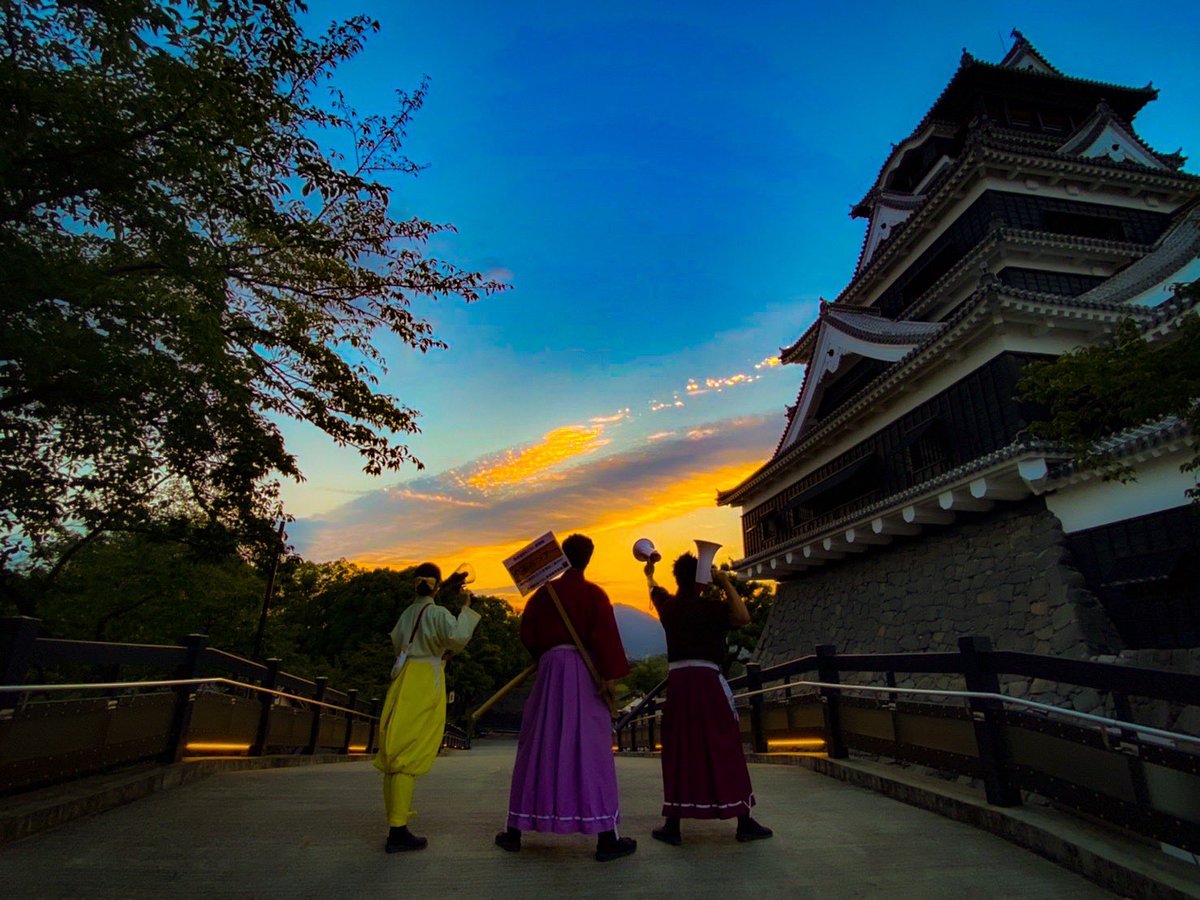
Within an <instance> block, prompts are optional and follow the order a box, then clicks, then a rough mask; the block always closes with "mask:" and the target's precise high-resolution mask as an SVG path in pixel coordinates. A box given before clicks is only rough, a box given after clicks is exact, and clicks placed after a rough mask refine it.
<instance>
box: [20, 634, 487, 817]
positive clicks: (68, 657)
mask: <svg viewBox="0 0 1200 900" xmlns="http://www.w3.org/2000/svg"><path fill="white" fill-rule="evenodd" d="M97 669H99V671H101V672H103V673H104V674H103V676H101V678H96V677H95V676H94V674H93V673H94V672H95V671H96V670H97ZM31 672H32V673H38V677H39V678H40V677H43V676H42V675H41V674H40V673H46V672H52V673H55V674H56V675H57V676H58V677H57V678H56V679H55V683H52V684H43V685H34V684H31V683H30V678H29V675H30V673H31ZM81 673H86V675H85V674H81ZM147 673H150V677H149V678H148V677H147ZM381 708H382V701H381V700H380V699H378V698H373V699H371V700H368V701H366V702H364V701H362V700H360V699H359V697H358V691H356V690H347V691H341V690H335V689H333V688H331V687H329V685H328V682H327V679H326V678H324V677H318V678H316V679H313V680H309V679H306V678H301V677H300V676H297V675H292V674H289V673H288V672H284V671H282V670H281V669H280V661H279V660H278V659H268V660H266V661H265V662H264V663H259V662H255V661H253V660H249V659H244V658H242V657H240V656H235V655H233V654H231V653H226V652H224V651H222V650H216V649H213V648H211V647H209V646H208V638H207V637H206V636H205V635H201V634H193V635H189V636H188V637H187V638H185V639H184V642H183V644H182V645H181V646H170V645H154V644H123V643H102V642H93V641H69V640H59V639H54V638H43V637H39V636H38V623H37V620H35V619H28V618H9V619H0V793H5V792H11V791H17V790H26V789H30V788H34V787H38V786H41V785H46V784H50V783H54V782H58V781H64V780H67V779H70V778H75V777H78V776H82V775H86V774H90V773H94V772H97V771H101V770H105V769H109V768H114V767H118V766H123V765H129V764H133V763H138V762H146V761H157V762H162V763H170V762H177V761H178V760H180V759H182V758H183V757H185V756H197V755H203V754H213V753H218V754H226V755H249V756H262V755H266V754H281V753H284V754H286V753H291V754H309V755H312V754H317V753H334V754H344V755H345V754H369V753H374V752H375V750H376V749H377V740H378V731H377V730H378V724H379V714H380V710H381ZM444 745H445V746H448V747H454V748H460V749H465V748H468V747H469V746H470V740H469V738H468V736H467V735H466V734H465V733H464V732H462V730H461V729H456V728H454V727H453V726H448V727H447V730H446V736H445V738H444Z"/></svg>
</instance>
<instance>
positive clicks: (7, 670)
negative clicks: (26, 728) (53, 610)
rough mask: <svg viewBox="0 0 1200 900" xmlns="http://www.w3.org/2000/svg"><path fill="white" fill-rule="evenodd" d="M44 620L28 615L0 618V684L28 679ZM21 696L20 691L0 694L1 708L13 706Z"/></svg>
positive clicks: (18, 682)
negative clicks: (35, 643) (18, 692)
mask: <svg viewBox="0 0 1200 900" xmlns="http://www.w3.org/2000/svg"><path fill="white" fill-rule="evenodd" d="M41 624H42V623H41V621H40V620H38V619H31V618H30V617H29V616H11V617H7V618H4V619H0V684H24V683H25V673H26V672H28V671H29V666H30V665H31V664H32V663H33V645H34V642H35V641H36V640H37V636H38V631H40V630H41ZM20 699H21V695H20V694H0V709H13V708H15V707H16V706H18V705H19V702H20Z"/></svg>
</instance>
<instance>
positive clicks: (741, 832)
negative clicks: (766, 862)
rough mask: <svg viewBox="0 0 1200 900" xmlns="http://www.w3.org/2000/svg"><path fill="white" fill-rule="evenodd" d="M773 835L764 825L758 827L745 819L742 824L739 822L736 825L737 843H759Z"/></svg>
mask: <svg viewBox="0 0 1200 900" xmlns="http://www.w3.org/2000/svg"><path fill="white" fill-rule="evenodd" d="M774 833H775V832H773V831H772V830H771V829H770V828H767V827H766V826H765V825H759V824H758V823H757V822H755V821H754V820H753V819H747V821H746V822H745V823H744V824H743V823H741V822H739V823H738V830H737V839H738V840H739V841H761V840H764V839H765V838H769V837H770V836H771V835H773V834H774Z"/></svg>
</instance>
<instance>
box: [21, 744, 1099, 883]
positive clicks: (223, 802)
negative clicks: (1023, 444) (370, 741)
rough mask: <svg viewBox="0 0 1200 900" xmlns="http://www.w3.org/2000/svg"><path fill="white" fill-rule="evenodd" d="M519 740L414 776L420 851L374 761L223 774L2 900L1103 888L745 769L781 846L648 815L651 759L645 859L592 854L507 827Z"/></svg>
mask: <svg viewBox="0 0 1200 900" xmlns="http://www.w3.org/2000/svg"><path fill="white" fill-rule="evenodd" d="M515 749H516V744H515V742H512V741H481V742H477V743H476V745H475V747H474V748H473V749H471V750H468V751H459V752H453V753H450V754H447V755H444V756H442V757H441V758H439V759H438V760H437V762H436V764H435V765H434V768H433V771H432V772H430V774H429V775H427V776H425V777H424V778H422V779H420V780H419V781H418V783H417V792H416V801H415V806H416V808H417V810H418V815H417V817H416V818H415V819H414V821H413V822H412V823H411V826H410V827H411V828H412V829H413V831H414V832H416V833H418V834H424V835H426V836H427V837H428V838H429V842H430V846H429V848H428V849H426V850H424V851H421V852H419V853H402V854H394V855H388V854H385V853H384V852H383V842H384V838H385V836H386V831H387V828H386V823H385V821H384V818H383V798H382V795H381V786H380V776H379V774H378V773H377V772H376V771H375V769H374V768H373V767H372V766H371V765H370V764H369V763H368V762H360V763H352V764H346V765H337V766H308V767H303V768H282V769H268V770H261V771H233V772H225V773H220V774H217V775H214V776H212V777H210V778H207V779H205V780H203V781H198V782H195V783H192V784H186V785H183V786H180V787H178V788H175V789H173V790H170V791H166V792H162V793H156V794H152V795H151V796H149V797H146V798H144V799H141V800H138V801H136V802H134V803H130V804H127V805H125V806H121V807H119V808H116V809H112V810H109V811H108V812H105V813H102V814H100V815H96V816H91V817H88V818H84V819H80V820H77V821H74V822H70V823H68V824H65V825H62V826H61V827H59V828H56V829H54V830H52V831H48V832H44V833H41V834H37V835H33V836H31V837H28V838H25V839H23V840H20V841H16V842H15V843H12V844H8V845H6V846H3V847H0V886H2V887H0V894H2V895H3V896H4V897H5V898H14V900H15V898H55V897H63V898H68V897H69V898H71V900H78V898H81V897H87V898H107V897H120V898H140V897H156V898H157V897H183V898H188V897H263V898H274V897H280V898H288V900H297V898H309V897H312V898H326V897H335V898H337V897H341V898H346V900H349V898H350V897H354V898H359V897H368V898H370V897H389V898H394V897H397V896H401V895H402V896H412V897H422V898H424V897H457V898H467V897H470V898H479V897H513V898H535V900H549V898H555V897H605V898H631V897H632V898H638V897H649V898H657V897H662V898H672V900H682V898H704V897H723V898H736V897H754V898H775V897H780V898H783V897H786V898H790V900H805V898H821V900H826V898H833V900H837V898H848V900H849V898H853V900H863V898H872V897H886V898H889V900H896V898H921V900H928V898H954V900H962V898H965V897H970V898H972V900H974V898H988V897H995V898H1009V897H1014V896H1016V897H1021V898H1022V900H1035V898H1068V897H1071V898H1073V897H1081V898H1082V897H1109V896H1114V895H1112V894H1109V893H1107V892H1106V891H1104V890H1102V889H1101V888H1100V887H1098V886H1096V885H1095V884H1093V883H1091V882H1089V881H1087V880H1085V879H1084V878H1082V877H1081V876H1079V875H1076V874H1074V873H1072V872H1069V871H1067V870H1066V869H1063V868H1060V867H1059V866H1057V865H1055V864H1053V863H1051V862H1049V861H1047V860H1044V859H1042V858H1040V857H1038V856H1036V855H1034V854H1033V853H1030V852H1028V851H1026V850H1022V849H1021V848H1019V847H1017V846H1014V845H1013V844H1010V843H1008V842H1007V841H1005V840H1003V839H1001V838H999V837H996V836H995V835H992V834H988V833H987V832H984V831H980V830H977V829H975V828H972V827H971V826H969V825H965V824H962V823H960V822H955V821H951V820H949V819H946V818H943V817H941V816H938V815H936V814H934V813H931V812H927V811H925V810H922V809H918V808H915V807H912V806H907V805H905V804H902V803H898V802H896V801H895V800H891V799H889V798H887V797H884V796H880V795H879V794H876V793H873V792H871V791H869V790H866V789H864V788H860V787H856V786H853V785H847V784H844V783H842V782H839V781H837V780H834V779H831V778H828V777H825V776H823V775H819V774H816V773H814V772H811V771H808V770H807V769H804V768H800V767H796V766H777V765H752V766H751V777H752V779H753V781H754V788H755V794H756V795H757V797H758V799H759V805H758V807H757V808H756V811H755V816H756V818H757V819H758V820H759V821H760V822H762V823H763V824H764V825H767V826H769V827H771V828H773V829H774V830H775V837H774V838H771V839H770V840H765V841H758V842H755V843H747V844H739V843H737V842H736V841H735V840H734V837H733V832H734V829H733V826H734V823H733V822H732V821H728V822H711V821H710V822H688V821H685V822H684V844H683V846H681V847H670V846H668V845H666V844H662V843H659V842H657V841H654V840H651V838H650V830H651V828H653V827H655V826H657V825H658V824H659V823H660V821H661V820H660V819H659V809H660V803H661V789H662V786H661V780H660V775H659V764H658V762H657V761H656V760H654V759H644V758H625V757H620V758H618V760H617V776H618V780H619V783H620V788H621V797H622V802H623V804H624V809H623V810H622V814H623V817H624V824H623V825H622V828H621V834H622V835H624V836H630V837H635V838H637V840H638V849H637V853H635V854H634V855H633V856H630V857H626V858H624V859H620V860H616V861H613V862H608V863H597V862H596V861H595V860H594V859H593V858H592V852H593V850H594V839H593V838H590V837H586V836H583V835H549V834H526V835H525V837H524V845H523V848H522V850H521V852H520V853H515V854H514V853H505V852H504V851H502V850H500V849H499V848H497V847H495V846H493V844H492V838H493V836H494V834H495V833H496V831H497V830H499V829H500V828H501V827H502V826H503V824H504V823H503V820H504V814H505V810H506V809H507V800H508V782H509V775H510V773H511V771H512V760H513V755H514V752H515Z"/></svg>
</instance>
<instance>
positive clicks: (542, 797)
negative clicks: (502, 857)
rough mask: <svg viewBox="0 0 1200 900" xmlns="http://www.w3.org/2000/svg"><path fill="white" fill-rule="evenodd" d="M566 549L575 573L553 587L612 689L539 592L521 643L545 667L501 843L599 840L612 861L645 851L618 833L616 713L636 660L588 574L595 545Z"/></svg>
mask: <svg viewBox="0 0 1200 900" xmlns="http://www.w3.org/2000/svg"><path fill="white" fill-rule="evenodd" d="M562 550H563V554H564V555H565V556H566V557H567V561H568V562H569V563H570V564H571V568H570V569H568V570H567V571H566V572H564V573H563V575H562V576H561V577H560V578H558V579H557V580H555V581H554V582H553V585H554V591H555V593H556V594H557V595H558V598H559V600H560V601H561V602H562V605H563V609H564V610H565V611H566V613H567V615H568V616H569V617H570V619H571V624H572V625H573V626H574V628H575V631H576V633H577V634H578V635H579V639H580V642H581V643H582V644H583V646H584V649H586V650H587V651H588V654H589V655H590V656H591V658H592V661H593V663H594V664H595V666H596V669H597V671H598V672H599V673H600V676H601V678H602V679H604V682H605V684H604V688H603V691H602V690H601V689H599V688H598V687H597V685H596V682H595V681H594V680H593V679H592V677H591V674H590V673H589V672H588V669H587V665H586V664H585V663H584V661H583V657H582V656H580V654H579V651H578V650H577V649H576V647H575V644H574V642H573V640H572V638H571V635H570V632H569V631H568V630H567V627H566V625H565V624H564V623H563V621H562V617H561V616H560V615H559V612H558V609H557V608H556V607H555V604H554V601H553V599H552V598H551V597H550V595H549V591H548V589H547V586H546V585H543V586H542V587H540V588H538V590H537V591H536V592H535V593H534V595H533V596H532V597H531V598H530V599H529V602H528V603H527V604H526V605H525V610H524V612H523V613H522V614H521V642H522V643H523V644H524V645H525V646H526V647H527V648H528V649H529V652H530V653H531V654H533V657H534V658H535V659H536V660H537V661H538V669H537V676H536V678H537V680H536V681H535V682H534V685H533V692H532V693H531V694H530V695H529V699H528V700H527V701H526V702H525V711H524V714H523V717H522V719H521V736H520V739H519V740H518V742H517V759H516V762H515V763H514V765H513V776H512V788H511V790H510V792H509V801H508V821H507V828H506V829H505V830H504V831H502V832H500V833H499V834H497V835H496V845H497V846H499V847H501V848H503V849H505V850H508V851H512V852H516V851H518V850H520V849H521V832H523V831H549V832H553V833H555V834H576V833H583V834H594V835H597V841H596V859H597V860H599V861H600V862H607V861H609V860H613V859H618V858H620V857H622V856H628V855H629V854H630V853H633V852H634V850H636V849H637V841H635V840H633V839H632V838H623V837H619V836H618V835H617V825H618V823H619V822H620V820H621V810H620V801H619V797H618V796H617V769H616V764H615V762H614V761H613V754H612V715H611V713H610V709H611V707H610V700H611V698H612V696H613V693H614V691H615V687H616V683H617V680H618V679H620V678H622V677H624V676H625V675H627V674H628V673H629V662H628V660H627V659H626V658H625V647H624V645H623V644H622V643H621V635H620V633H619V632H618V631H617V620H616V617H615V616H614V615H613V609H612V604H611V603H610V602H609V599H608V595H607V594H605V593H604V591H603V590H602V589H601V588H600V587H599V586H597V585H595V584H592V582H590V581H588V580H587V579H586V578H584V577H583V570H584V569H585V568H587V564H588V563H589V562H590V561H591V558H592V550H593V544H592V542H591V540H590V539H589V538H587V537H584V536H583V535H581V534H573V535H571V536H570V537H568V538H567V539H566V540H564V541H563V543H562Z"/></svg>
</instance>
